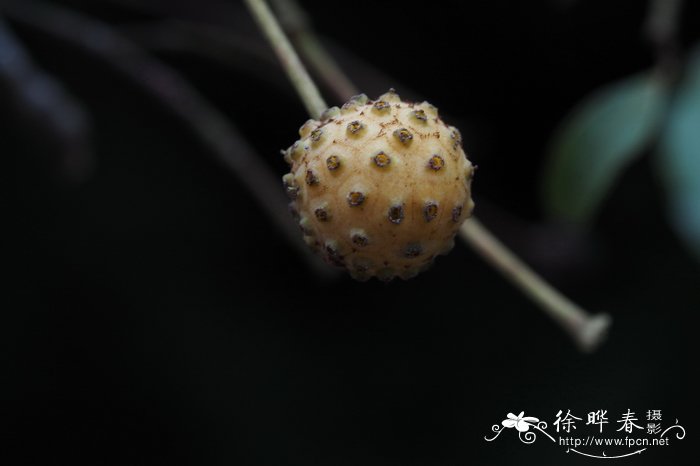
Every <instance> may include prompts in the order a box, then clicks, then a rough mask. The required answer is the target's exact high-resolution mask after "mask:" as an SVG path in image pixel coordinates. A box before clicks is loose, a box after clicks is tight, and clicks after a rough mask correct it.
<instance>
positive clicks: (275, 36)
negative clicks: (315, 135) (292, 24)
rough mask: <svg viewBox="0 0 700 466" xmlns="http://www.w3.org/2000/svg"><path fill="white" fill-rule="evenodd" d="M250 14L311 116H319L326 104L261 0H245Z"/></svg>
mask: <svg viewBox="0 0 700 466" xmlns="http://www.w3.org/2000/svg"><path fill="white" fill-rule="evenodd" d="M245 2H246V4H247V5H248V8H249V9H250V12H251V14H252V15H253V17H254V18H255V20H256V21H257V22H258V25H259V26H260V28H261V29H262V31H263V32H264V33H265V36H266V37H267V39H268V41H269V42H270V45H272V48H273V49H274V50H275V53H276V54H277V58H279V60H280V63H282V66H283V67H284V70H285V72H286V73H287V76H289V79H290V80H291V81H292V84H293V85H294V88H295V89H296V90H297V92H298V93H299V96H300V97H301V100H302V101H303V102H304V105H305V106H306V110H307V111H308V112H309V115H311V117H312V118H317V119H318V118H320V116H321V113H323V111H324V110H326V108H328V106H327V105H326V103H325V102H324V100H323V97H321V93H320V92H319V91H318V88H317V87H316V85H315V84H314V82H313V80H312V79H311V77H310V76H309V73H308V72H307V71H306V69H305V68H304V65H303V64H302V63H301V60H299V57H298V56H297V54H296V52H295V51H294V49H293V48H292V45H291V44H290V43H289V40H288V39H287V37H286V36H285V35H284V32H283V31H282V28H281V27H280V25H279V23H278V22H277V20H276V19H275V17H274V15H273V14H272V12H271V11H270V8H269V7H268V6H267V4H266V3H265V2H264V1H263V0H245Z"/></svg>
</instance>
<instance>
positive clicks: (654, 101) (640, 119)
mask: <svg viewBox="0 0 700 466" xmlns="http://www.w3.org/2000/svg"><path fill="white" fill-rule="evenodd" d="M666 101H667V89H666V86H665V85H664V84H663V83H662V82H661V81H660V80H658V79H655V78H654V77H653V76H652V75H651V73H644V74H641V75H635V76H633V77H630V78H627V79H624V80H622V81H619V82H617V83H614V84H612V85H608V86H605V87H603V88H601V89H599V90H598V91H596V92H594V93H593V94H591V95H590V96H588V97H587V98H585V99H584V100H583V101H582V102H581V103H580V104H579V105H578V106H577V107H576V108H574V110H573V111H572V112H571V114H570V115H569V116H568V117H567V118H566V119H565V121H564V123H563V125H562V126H561V127H560V128H559V129H558V130H557V132H556V133H555V135H554V137H553V139H552V143H551V146H550V147H551V151H550V154H549V160H548V163H547V165H546V166H545V173H544V174H545V176H544V183H543V195H544V206H545V209H546V211H547V213H548V214H549V215H550V216H552V217H554V218H556V219H559V220H565V221H569V222H574V223H587V222H589V221H590V220H591V218H592V217H593V215H594V214H595V212H596V209H597V208H598V206H599V205H600V203H601V201H602V200H603V199H604V197H605V195H606V194H607V193H608V191H610V189H611V187H612V186H613V184H614V181H615V179H616V177H617V176H618V175H619V174H620V173H621V172H622V170H623V169H624V168H625V167H626V166H627V165H628V164H629V163H630V162H631V161H632V160H634V158H635V156H638V155H639V154H640V153H641V152H642V150H643V149H644V146H645V145H646V144H647V143H648V142H649V141H650V139H651V138H652V137H653V136H654V135H655V133H656V130H657V129H658V126H659V123H660V122H661V118H662V115H663V113H664V107H665V105H666Z"/></svg>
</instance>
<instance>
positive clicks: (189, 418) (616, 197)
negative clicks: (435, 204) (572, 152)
mask: <svg viewBox="0 0 700 466" xmlns="http://www.w3.org/2000/svg"><path fill="white" fill-rule="evenodd" d="M54 3H60V4H63V5H67V6H69V7H71V8H75V9H76V10H79V11H81V12H82V13H83V14H87V15H91V16H92V17H94V18H97V19H100V20H103V21H105V22H107V23H108V24H111V25H112V26H114V27H116V28H122V27H123V26H124V25H128V24H134V23H141V22H144V21H151V20H155V19H158V18H160V17H163V16H168V15H174V16H179V17H181V18H189V19H197V20H208V21H211V22H213V23H216V24H219V25H223V26H225V27H227V28H229V30H230V31H231V32H232V33H234V34H238V35H239V36H242V37H246V38H247V40H249V41H250V43H251V44H258V45H260V46H262V45H263V44H264V43H263V41H262V37H261V36H260V35H259V33H258V32H257V31H256V29H255V27H254V25H253V23H252V20H251V18H250V17H249V15H248V14H247V12H246V10H245V9H244V8H243V7H242V5H239V4H238V3H235V2H231V3H227V2H221V1H215V0H211V1H197V2H194V1H193V2H186V1H178V2H164V1H144V2H140V3H141V4H142V7H138V6H134V7H127V6H124V5H125V4H128V3H129V2H128V1H127V2H122V4H121V5H120V4H119V3H118V2H117V3H115V2H102V1H100V2H98V1H87V0H85V1H78V0H74V1H65V2H54ZM131 3H132V5H138V3H139V2H131ZM686 3H687V5H686V9H685V10H684V15H683V28H682V31H683V34H682V38H681V41H682V44H683V46H684V47H685V49H687V48H688V47H689V46H690V45H691V44H693V43H695V42H697V40H698V39H699V38H700V37H699V36H698V34H697V31H698V30H699V29H698V28H699V27H700V21H698V18H699V17H700V11H699V9H698V5H697V3H696V2H686ZM303 4H304V5H305V6H306V8H307V10H308V12H309V14H310V15H311V17H312V19H313V21H314V25H315V27H316V29H317V30H318V31H319V32H320V33H321V34H322V35H323V36H324V37H327V38H328V39H329V47H330V48H331V50H332V51H333V52H334V54H336V56H338V57H339V58H340V59H341V64H343V65H344V66H345V67H346V70H347V71H348V73H349V75H350V76H351V77H352V78H353V79H354V80H356V82H357V83H359V84H360V85H361V87H362V89H363V90H364V91H365V92H366V93H367V94H369V95H370V97H376V96H377V95H378V94H379V93H381V92H384V91H385V90H386V89H387V88H388V87H390V86H393V87H395V88H396V89H397V91H398V92H399V94H401V95H402V96H403V97H406V98H411V99H424V98H425V99H429V100H430V101H431V102H432V103H434V104H435V105H437V106H438V107H439V108H440V110H441V112H442V114H443V115H444V117H445V119H446V120H447V121H448V122H450V123H452V124H455V125H456V126H458V127H460V128H461V129H462V132H463V134H464V140H465V143H464V145H465V149H466V150H467V152H468V153H469V154H470V158H471V159H472V160H473V161H474V162H475V163H476V164H478V165H479V172H478V175H477V179H476V181H475V184H474V198H475V200H476V203H477V210H476V213H477V215H479V216H481V217H482V218H483V220H484V222H485V223H486V224H488V225H489V226H491V227H493V229H494V231H495V232H496V233H497V234H498V235H499V236H500V237H502V238H503V240H504V241H505V242H506V243H508V244H510V245H512V246H513V248H514V249H515V250H516V251H517V252H519V253H520V254H521V255H522V256H523V257H525V258H526V259H527V260H528V261H530V262H531V263H533V264H534V265H535V266H536V268H538V270H540V271H541V272H542V273H543V274H544V275H545V276H546V277H547V278H548V279H549V280H551V281H552V282H553V283H554V284H555V285H557V286H558V287H559V288H560V289H561V290H562V291H563V292H565V293H566V294H567V295H569V296H570V297H572V298H573V299H574V300H575V301H577V302H579V303H581V304H582V305H583V306H584V307H586V308H588V309H591V310H593V311H596V312H597V311H605V312H608V313H610V314H611V315H612V316H613V318H614V324H613V328H612V331H611V334H610V336H609V340H608V342H607V343H606V344H605V345H604V346H603V347H601V348H600V350H599V351H597V352H596V353H595V354H591V355H584V354H581V353H579V352H578V351H577V350H576V348H575V347H574V346H573V345H572V343H571V341H570V340H569V338H568V337H567V336H566V335H565V334H564V333H563V332H562V331H561V330H560V328H559V327H557V326H556V325H555V324H554V323H553V322H552V321H551V320H550V319H548V318H547V317H546V316H545V315H544V314H543V313H542V312H540V310H539V309H538V308H536V307H535V306H534V305H533V304H532V303H531V302H530V301H528V300H527V299H526V298H525V297H523V296H522V295H521V294H520V292H519V291H517V290H516V289H514V288H513V287H512V286H510V285H509V284H508V283H507V282H506V281H504V280H503V279H502V277H501V276H500V275H499V274H498V273H497V272H495V271H494V270H492V269H491V268H490V267H489V266H488V265H486V264H485V263H484V262H483V261H482V260H481V259H480V258H479V257H478V256H476V255H475V254H474V253H472V252H471V251H470V250H469V249H468V248H467V247H466V246H465V245H464V244H462V243H460V244H458V246H457V247H456V248H455V250H454V252H453V253H452V254H450V255H449V256H447V257H444V258H441V259H439V260H438V262H437V264H436V266H435V267H434V268H433V269H432V270H431V271H429V272H427V273H425V274H422V275H420V276H419V277H417V278H415V279H413V280H411V281H409V282H401V281H398V282H394V283H390V284H382V283H379V282H376V281H371V282H368V283H355V282H353V281H351V280H350V279H349V278H347V277H345V276H342V277H340V278H339V279H337V280H335V281H330V282H327V281H322V280H319V279H318V278H317V276H316V275H314V274H313V273H312V272H310V271H309V270H308V269H307V268H306V266H305V265H304V262H302V261H301V260H300V259H299V257H298V255H297V254H296V253H295V252H294V251H293V250H292V249H291V248H290V247H289V245H288V243H287V242H285V241H284V240H283V239H282V237H281V235H280V234H279V233H278V231H277V230H276V228H275V227H274V226H273V224H272V223H271V222H269V221H268V220H267V219H266V218H265V217H264V216H263V215H262V214H261V213H260V209H259V207H258V206H257V205H256V203H255V201H254V200H253V199H252V197H251V196H250V195H249V193H248V192H247V191H246V190H245V189H244V188H243V187H242V186H241V184H240V183H239V180H238V179H237V178H236V176H234V175H233V174H231V173H230V172H228V171H226V170H225V169H223V168H222V167H221V165H220V164H218V163H217V162H216V160H215V158H214V157H213V156H212V154H211V152H210V151H209V150H208V149H207V148H206V147H205V146H203V145H202V144H201V143H200V142H199V141H198V140H197V139H196V138H195V137H194V136H193V134H192V132H191V131H190V129H189V128H188V127H187V125H185V124H183V123H182V122H181V120H179V119H178V118H175V117H173V116H172V115H171V114H170V113H169V112H168V111H167V110H166V109H165V108H164V107H163V106H162V105H161V104H160V103H159V102H158V101H157V100H156V99H154V98H152V96H150V95H148V94H147V93H145V92H143V90H142V89H141V88H139V86H138V85H135V84H134V83H133V82H131V81H129V80H128V79H125V78H124V77H123V76H122V75H120V74H119V73H116V72H115V71H114V69H113V68H112V67H110V66H109V65H108V64H106V63H105V62H103V61H100V60H96V59H95V58H94V57H92V56H90V55H89V54H85V53H83V52H81V51H79V50H78V49H76V48H75V47H72V46H70V45H68V44H65V43H62V42H60V41H56V40H55V39H53V38H52V37H50V36H49V35H46V34H44V33H42V32H40V31H38V30H36V29H35V28H32V27H30V26H28V25H26V24H23V23H20V22H13V21H12V18H11V17H10V18H9V19H8V22H9V24H10V26H11V27H12V30H13V31H14V32H15V33H16V34H17V35H18V37H20V38H21V39H22V40H23V42H24V45H25V46H26V47H27V49H28V50H29V51H30V52H31V54H32V57H33V58H34V60H35V61H36V62H37V63H38V64H40V65H41V66H42V67H43V68H44V69H45V70H47V71H48V72H50V73H52V74H53V75H54V76H55V77H56V78H58V79H60V80H61V81H62V82H63V84H64V85H65V86H66V88H67V89H68V90H69V91H70V92H71V93H72V94H73V95H74V96H75V97H76V98H77V99H78V100H79V101H80V102H82V104H84V106H85V108H86V109H87V110H88V111H89V114H90V116H91V118H92V126H93V134H92V140H93V143H94V146H95V157H96V160H97V163H96V166H95V170H94V171H93V173H92V175H91V176H90V177H88V178H87V179H86V180H85V181H84V182H82V183H77V184H75V183H73V184H71V183H66V182H63V181H61V180H60V179H58V177H57V176H56V175H55V173H54V171H52V169H51V166H52V162H51V160H52V153H51V147H50V146H49V147H46V144H43V145H42V140H43V139H44V138H43V136H42V133H41V132H40V130H39V129H35V128H32V127H31V125H30V126H27V124H26V122H25V121H24V120H23V119H22V118H19V117H18V116H17V115H18V114H19V113H20V112H19V110H18V108H17V107H16V106H14V107H13V106H11V105H6V104H2V105H0V154H2V158H1V160H2V163H3V165H4V166H3V168H2V170H0V173H1V175H0V176H2V181H1V183H0V184H1V185H2V190H3V192H4V193H5V194H3V198H4V200H5V202H4V204H6V207H5V208H3V221H2V225H3V230H4V233H6V234H7V235H8V236H7V237H6V239H5V240H4V241H3V246H2V258H1V260H0V263H1V264H2V268H3V269H4V270H3V276H4V278H3V282H4V285H5V291H4V292H3V293H2V297H1V298H0V299H2V304H1V306H2V307H1V315H2V317H0V351H1V352H0V363H1V364H2V366H1V367H2V369H1V370H0V458H2V457H3V456H7V458H8V461H7V462H5V461H3V464H8V465H9V464H13V465H14V464H56V463H58V462H70V463H71V464H76V465H80V464H90V465H101V464H104V465H141V464H166V463H168V464H180V463H182V464H193V465H195V464H196V465H203V464H207V465H218V464H221V465H223V464H251V465H281V464H284V465H304V466H310V465H317V464H318V465H328V464H334V465H356V464H366V465H375V464H376V465H399V464H401V465H408V464H410V465H428V464H430V465H463V464H512V463H513V462H516V461H517V462H518V463H523V464H589V463H591V462H594V461H595V460H592V459H587V458H583V457H574V456H573V454H569V455H567V454H566V453H565V450H566V449H565V448H564V447H558V446H554V445H551V444H550V443H549V441H548V440H547V439H546V438H543V437H541V438H540V439H538V441H537V442H536V443H535V444H534V445H531V446H526V445H523V444H521V443H520V442H519V441H518V440H517V438H516V436H515V435H514V432H513V431H507V432H504V433H503V435H501V437H499V438H498V439H497V440H496V441H495V442H493V443H487V442H485V441H484V436H485V435H490V434H491V425H492V424H495V423H500V421H501V420H502V419H504V417H505V414H506V413H508V412H513V413H515V414H517V413H519V412H520V411H525V412H526V415H531V416H537V417H539V418H541V419H542V420H545V421H547V422H548V423H549V424H551V423H552V421H554V419H555V415H556V413H557V411H558V410H560V409H562V410H564V411H566V410H567V409H571V410H572V412H573V413H574V414H576V415H578V416H579V417H584V418H585V416H586V413H587V412H588V411H593V410H597V409H607V410H608V414H609V418H610V421H611V424H610V425H609V426H607V427H608V428H609V429H608V430H607V432H608V433H609V434H610V435H611V436H612V434H613V432H614V429H616V428H617V425H615V426H614V427H613V425H614V424H615V421H616V420H617V419H619V418H620V415H621V414H622V413H623V412H626V411H627V409H628V408H629V409H632V411H635V412H636V413H637V415H638V417H639V418H640V419H641V420H642V422H643V423H644V424H645V423H646V421H645V419H643V418H642V416H643V415H644V413H646V411H647V410H649V409H662V410H663V414H664V419H663V421H662V424H663V425H665V426H666V425H670V424H672V423H673V422H674V420H675V419H676V418H677V419H678V421H679V422H680V424H682V425H684V426H685V427H686V429H687V432H688V435H687V437H686V439H685V440H683V441H681V440H676V439H675V438H674V439H672V441H671V445H670V446H668V447H657V448H655V449H650V450H649V451H646V452H644V453H643V454H642V455H641V456H638V457H634V458H628V459H625V460H618V461H621V462H622V461H625V462H628V463H632V462H633V463H634V464H658V463H664V464H679V465H680V464H697V460H693V459H692V456H691V450H692V444H693V443H695V442H696V441H697V431H696V429H695V428H694V425H695V421H694V419H695V417H696V416H697V410H696V408H697V404H696V400H695V399H694V398H693V397H692V396H691V393H693V394H695V393H696V392H697V390H696V388H695V386H694V385H693V384H692V383H691V378H690V376H691V368H693V371H694V372H695V374H693V375H697V374H696V373H697V367H696V364H697V362H694V363H693V362H692V360H695V359H696V358H695V354H696V349H695V346H694V343H695V342H694V341H693V340H694V339H695V338H696V334H697V327H695V322H696V319H695V316H696V314H697V313H698V312H700V293H699V292H698V282H699V279H700V272H699V266H698V263H697V262H694V261H693V258H692V257H691V256H690V255H689V254H688V253H687V251H686V250H685V249H684V248H683V246H682V245H681V244H680V243H679V241H678V240H677V239H676V237H675V236H674V235H673V233H672V231H671V230H670V228H669V226H668V224H667V221H666V219H665V215H664V199H663V190H662V189H661V187H660V186H659V183H658V181H657V179H656V177H655V175H654V172H653V169H652V165H651V164H650V163H649V154H646V156H645V157H644V158H642V159H641V160H640V161H639V162H638V163H636V164H635V165H634V166H633V167H632V168H631V169H630V170H629V171H627V172H626V173H625V174H624V176H623V177H622V178H621V179H620V181H619V183H618V184H617V185H616V187H615V189H614V191H613V192H612V194H611V196H610V198H609V199H608V200H607V202H606V203H605V205H604V208H603V209H602V212H601V213H600V215H599V216H598V217H597V220H596V222H595V224H594V225H593V228H592V230H591V231H590V232H589V233H588V234H585V235H578V234H573V233H572V232H571V231H568V230H566V229H561V228H559V227H556V226H554V225H549V224H545V223H544V220H545V219H544V217H543V214H542V211H541V209H540V207H539V202H538V195H539V188H538V186H539V183H540V174H541V171H542V168H543V161H544V159H543V154H544V153H545V149H546V142H547V140H548V138H549V137H550V136H551V134H552V131H553V130H554V128H555V127H556V125H557V124H558V122H560V121H561V119H562V118H563V116H564V115H565V114H566V112H567V111H568V110H569V109H570V108H571V107H572V106H573V105H574V104H575V103H576V102H578V101H579V100H580V99H581V98H582V97H583V96H584V95H586V94H587V93H588V92H589V91H591V90H593V89H594V88H596V87H597V86H599V85H602V84H604V83H607V82H611V81H613V80H615V79H618V78H623V77H625V76H628V75H630V74H633V73H636V72H638V71H641V70H645V69H648V68H649V67H650V66H652V64H653V54H652V52H651V49H650V47H649V46H648V44H647V43H646V42H645V40H644V37H643V34H642V32H641V27H642V22H643V20H644V16H645V14H646V5H645V2H638V1H633V0H629V1H617V2H608V1H578V2H554V1H552V2H546V1H541V2H506V1H478V2H476V1H475V2H428V3H425V4H421V5H416V6H412V5H411V4H409V3H406V2H391V3H390V2H386V3H377V2H369V1H356V2H340V3H336V2H303ZM158 56H159V57H160V58H161V59H162V60H164V61H166V62H167V63H169V64H170V65H172V66H174V67H175V68H176V69H178V70H179V71H180V72H182V73H183V75H185V76H186V77H188V78H189V79H190V80H191V81H192V83H194V84H195V85H196V87H197V88H198V89H199V90H200V91H201V92H202V93H203V94H204V95H206V96H207V97H208V98H209V99H210V100H211V101H212V102H213V103H214V104H215V105H216V106H217V107H218V108H219V109H220V110H221V111H223V112H224V113H225V114H226V115H228V116H229V117H230V118H231V120H232V121H233V122H234V123H235V124H236V125H237V126H238V127H239V129H240V130H241V131H242V132H243V133H244V134H245V136H246V137H247V139H248V140H249V141H250V143H251V144H252V145H253V146H254V147H255V149H256V150H257V151H258V152H259V155H260V157H263V158H265V159H266V160H267V161H268V162H269V166H270V169H271V170H274V171H275V173H276V174H277V175H278V176H279V177H281V176H282V174H283V173H284V172H285V166H284V163H283V162H282V160H281V157H280V156H279V155H278V154H279V149H280V148H283V147H287V146H288V145H290V144H291V143H292V142H294V140H295V139H296V138H297V134H296V130H297V128H298V127H299V126H300V125H301V124H302V123H303V122H304V121H305V120H306V118H307V117H306V115H305V113H304V108H303V106H302V105H301V103H300V102H299V101H298V99H297V98H296V96H295V95H294V93H293V91H292V89H291V87H290V86H289V85H288V84H286V83H285V82H284V81H282V86H272V85H270V84H269V83H268V81H269V80H271V79H278V80H283V79H284V78H283V76H282V74H281V71H279V70H273V73H274V76H270V74H269V73H270V70H269V69H265V68H261V67H254V66H250V67H249V68H248V69H246V68H245V67H243V69H239V70H235V69H231V68H230V67H223V66H221V65H220V64H219V63H216V62H213V61H212V60H209V59H206V58H202V57H198V56H196V55H195V54H191V53H175V52H169V53H161V54H159V55H158ZM377 69H378V70H381V73H377ZM261 70H262V71H261ZM261 73H264V75H261ZM382 76H385V77H384V78H383V77H382ZM327 95H328V100H329V103H331V104H339V103H340V102H338V101H337V100H334V99H333V98H332V96H331V94H327ZM5 97H6V96H5ZM5 97H3V98H5ZM280 189H282V188H281V187H280ZM589 429H590V426H589V427H586V426H584V425H582V424H580V425H579V429H578V431H577V433H580V434H581V435H584V433H594V432H591V431H589ZM622 452H623V453H626V452H627V451H622ZM606 453H608V454H609V455H611V454H616V453H618V454H619V453H621V451H620V450H616V451H612V450H610V451H607V450H606ZM10 458H13V459H11V460H10Z"/></svg>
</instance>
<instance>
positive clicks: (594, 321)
mask: <svg viewBox="0 0 700 466" xmlns="http://www.w3.org/2000/svg"><path fill="white" fill-rule="evenodd" d="M459 233H460V236H461V237H462V239H464V241H466V242H467V243H469V245H470V246H471V247H472V249H474V250H475V251H476V252H477V253H479V255H481V257H483V258H484V259H485V260H486V261H487V262H488V263H489V264H491V265H492V266H493V267H495V268H496V269H497V270H498V271H499V272H501V274H502V275H503V276H504V277H505V278H506V279H507V280H509V281H510V282H511V283H513V284H514V285H515V286H516V287H518V288H519V289H520V290H521V291H522V292H523V293H524V294H525V295H527V296H528V297H529V298H530V299H531V300H532V301H534V302H535V303H537V304H538V305H539V306H540V307H541V308H542V309H543V310H544V311H545V312H546V313H547V314H548V315H549V316H550V317H551V318H552V319H554V320H555V321H557V322H558V323H559V324H560V325H561V326H562V327H563V328H564V329H565V330H566V331H567V332H568V333H569V334H570V335H571V336H572V337H573V339H574V341H575V342H576V343H577V345H578V346H579V348H580V349H581V350H582V351H586V352H590V351H592V350H594V349H595V348H596V347H597V346H598V345H599V344H600V343H601V342H602V340H603V338H604V337H605V334H606V331H607V328H608V327H609V326H610V316H608V315H607V314H598V315H595V316H591V315H590V314H588V312H586V311H585V310H583V309H582V308H581V307H579V306H578V305H577V304H575V303H574V302H572V301H570V300H569V299H568V298H566V297H565V296H564V295H562V294H561V293H560V292H559V291H557V290H556V289H555V288H554V287H552V286H551V285H550V284H549V283H547V282H546V281H545V280H544V279H543V278H542V277H540V276H539V275H538V274H537V273H535V272H534V271H533V270H532V269H531V268H530V267H528V266H527V265H526V264H525V263H524V262H523V261H521V260H520V259H519V258H518V257H517V256H516V255H515V254H513V253H512V252H511V251H510V250H509V249H508V248H507V247H506V246H505V245H503V243H501V242H500V241H499V240H498V238H496V237H495V236H494V235H493V234H492V233H491V232H490V231H488V230H487V229H486V227H484V226H483V225H482V224H481V222H479V220H477V219H476V218H474V217H472V218H470V219H468V220H467V221H465V222H464V223H463V224H462V226H461V228H460V231H459Z"/></svg>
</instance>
